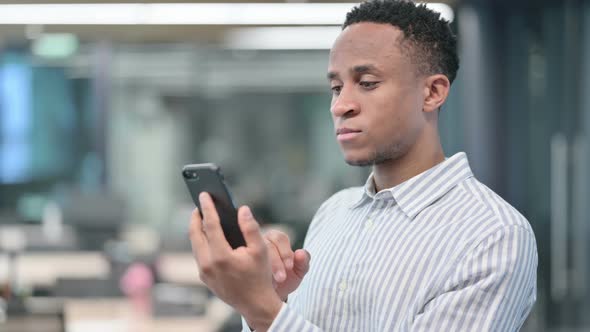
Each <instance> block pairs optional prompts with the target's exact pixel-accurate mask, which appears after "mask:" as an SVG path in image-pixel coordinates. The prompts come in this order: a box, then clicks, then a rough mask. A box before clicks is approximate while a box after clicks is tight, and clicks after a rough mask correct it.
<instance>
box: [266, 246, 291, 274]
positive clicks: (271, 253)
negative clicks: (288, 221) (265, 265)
mask: <svg viewBox="0 0 590 332" xmlns="http://www.w3.org/2000/svg"><path fill="white" fill-rule="evenodd" d="M265 242H266V248H267V249H268V257H269V258H270V266H271V268H272V275H273V277H274V281H276V282H278V283H281V282H283V281H285V279H286V278H287V271H286V270H285V265H284V263H283V260H282V259H281V255H280V254H279V250H278V249H277V247H276V246H275V244H274V243H272V242H271V241H268V240H266V241H265Z"/></svg>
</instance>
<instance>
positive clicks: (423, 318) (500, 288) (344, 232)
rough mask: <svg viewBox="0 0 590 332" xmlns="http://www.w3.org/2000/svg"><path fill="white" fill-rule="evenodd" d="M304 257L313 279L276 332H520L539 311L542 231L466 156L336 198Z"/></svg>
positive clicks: (313, 229) (283, 313)
mask: <svg viewBox="0 0 590 332" xmlns="http://www.w3.org/2000/svg"><path fill="white" fill-rule="evenodd" d="M304 247H305V248H306V249H307V250H308V251H309V252H310V253H311V257H312V259H311V262H310V270H309V272H308V273H307V275H306V276H305V278H304V279H303V281H302V282H301V285H300V286H299V288H298V289H297V290H296V291H295V292H293V293H292V294H290V295H289V300H288V303H286V304H283V307H282V308H281V310H280V312H279V314H278V316H277V317H276V318H275V320H274V322H273V323H272V325H271V327H270V329H269V331H276V332H279V331H280V332H283V331H285V332H291V331H355V332H356V331H515V330H518V329H519V328H520V327H521V326H522V324H523V322H524V321H525V319H526V317H527V316H528V314H529V312H530V310H531V308H532V306H533V303H534V302H535V299H536V270H537V260H538V257H537V247H536V242H535V236H534V234H533V231H532V229H531V226H530V224H529V223H528V221H527V220H526V219H525V218H524V217H523V216H522V215H521V214H520V213H519V212H518V211H517V210H516V209H514V208H513V207H512V206H511V205H510V204H508V203H507V202H505V201H504V200H503V199H502V198H500V197H499V196H498V195H497V194H495V193H494V192H493V191H492V190H490V189H489V188H488V187H486V186H485V185H484V184H482V183H481V182H479V181H478V180H476V179H475V178H474V176H473V173H472V172H471V169H470V167H469V163H468V161H467V157H466V156H465V153H457V154H455V155H454V156H452V157H450V158H447V159H446V160H445V161H444V162H442V163H440V164H438V165H436V166H434V167H433V168H431V169H429V170H427V171H425V172H423V173H421V174H419V175H417V176H415V177H413V178H411V179H409V180H407V181H405V182H403V183H401V184H399V185H397V186H395V187H393V188H390V189H384V190H381V191H380V192H378V193H375V190H374V183H373V178H372V175H371V176H370V177H369V179H368V180H367V183H366V185H365V187H364V188H362V187H356V188H350V189H345V190H342V191H340V192H338V193H336V194H335V195H333V196H332V197H331V198H330V199H328V200H327V201H326V202H325V203H324V204H322V206H321V207H320V209H319V210H318V212H317V213H316V215H315V217H314V219H313V221H312V223H311V225H310V227H309V230H308V233H307V236H306V238H305V244H304ZM244 331H249V329H248V327H247V325H245V324H244Z"/></svg>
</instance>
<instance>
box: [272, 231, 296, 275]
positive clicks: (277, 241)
mask: <svg viewBox="0 0 590 332" xmlns="http://www.w3.org/2000/svg"><path fill="white" fill-rule="evenodd" d="M265 238H267V239H268V240H270V242H272V243H273V244H274V245H275V246H276V247H277V250H278V251H279V255H281V259H282V260H283V262H284V263H285V267H286V268H287V269H289V270H290V269H292V268H293V249H291V241H289V237H288V236H287V234H285V233H282V232H279V231H275V230H270V231H268V232H267V233H266V234H265Z"/></svg>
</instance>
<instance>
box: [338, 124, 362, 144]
mask: <svg viewBox="0 0 590 332" xmlns="http://www.w3.org/2000/svg"><path fill="white" fill-rule="evenodd" d="M360 133H361V130H358V129H352V128H346V127H341V128H338V129H337V130H336V138H337V139H338V141H340V142H342V141H350V140H352V139H354V138H356V137H357V136H359V135H360Z"/></svg>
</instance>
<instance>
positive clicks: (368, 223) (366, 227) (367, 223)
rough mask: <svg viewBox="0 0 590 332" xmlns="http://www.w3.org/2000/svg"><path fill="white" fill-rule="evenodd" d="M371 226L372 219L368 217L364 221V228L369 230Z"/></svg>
mask: <svg viewBox="0 0 590 332" xmlns="http://www.w3.org/2000/svg"><path fill="white" fill-rule="evenodd" d="M371 227H373V220H371V219H369V220H367V222H366V223H365V229H367V230H369V229H371Z"/></svg>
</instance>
